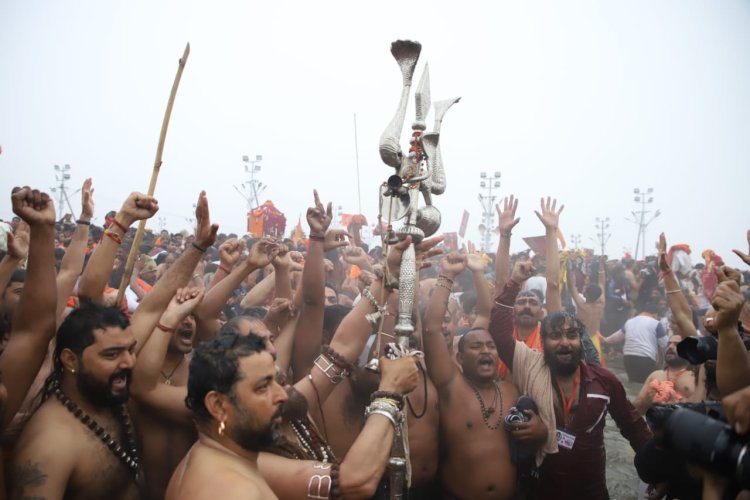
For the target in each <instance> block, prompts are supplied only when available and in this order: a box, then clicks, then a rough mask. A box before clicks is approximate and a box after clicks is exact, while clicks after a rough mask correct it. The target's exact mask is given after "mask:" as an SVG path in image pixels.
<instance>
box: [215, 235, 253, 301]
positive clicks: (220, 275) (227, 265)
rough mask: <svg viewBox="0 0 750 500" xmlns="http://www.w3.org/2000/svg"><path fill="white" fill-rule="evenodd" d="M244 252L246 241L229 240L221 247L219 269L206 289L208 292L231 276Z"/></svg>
mask: <svg viewBox="0 0 750 500" xmlns="http://www.w3.org/2000/svg"><path fill="white" fill-rule="evenodd" d="M243 250H245V240H238V239H237V238H229V239H228V240H226V241H225V242H224V243H222V244H221V245H219V268H218V269H217V270H216V272H215V273H214V277H213V279H211V283H209V285H208V286H207V287H206V291H207V292H208V291H209V290H211V289H212V288H213V287H214V286H216V284H217V283H218V282H219V281H221V280H223V279H224V278H226V277H227V276H229V273H231V272H232V269H233V268H234V265H235V264H236V263H237V261H238V260H240V256H241V255H242V252H243Z"/></svg>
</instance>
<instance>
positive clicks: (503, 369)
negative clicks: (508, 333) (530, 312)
mask: <svg viewBox="0 0 750 500" xmlns="http://www.w3.org/2000/svg"><path fill="white" fill-rule="evenodd" d="M541 329H542V324H541V323H537V324H536V328H534V330H533V331H532V332H531V333H530V334H529V336H528V337H527V338H526V340H524V341H522V340H521V337H519V336H518V327H517V326H514V327H513V338H514V339H515V340H518V341H522V342H523V343H524V344H526V345H527V346H528V347H530V348H532V349H534V350H535V351H538V352H542V351H543V348H542V336H541V333H540V332H541ZM498 363H499V364H498V367H497V372H498V373H499V374H500V378H501V379H503V380H505V375H506V373H508V367H507V366H506V365H505V363H503V362H502V361H498Z"/></svg>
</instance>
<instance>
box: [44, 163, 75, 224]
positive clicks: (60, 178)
mask: <svg viewBox="0 0 750 500" xmlns="http://www.w3.org/2000/svg"><path fill="white" fill-rule="evenodd" d="M69 180H70V165H68V164H67V163H66V164H65V165H63V166H62V167H61V166H60V165H55V181H57V182H58V184H57V185H56V186H55V187H52V188H50V191H52V192H53V193H58V195H59V201H58V202H57V215H58V216H59V217H60V218H62V217H63V214H64V213H65V209H64V206H63V203H66V204H67V205H68V209H69V210H70V213H71V214H75V212H73V206H72V205H71V204H70V200H69V199H68V189H67V187H66V186H65V182H66V181H69Z"/></svg>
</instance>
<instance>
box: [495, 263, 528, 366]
mask: <svg viewBox="0 0 750 500" xmlns="http://www.w3.org/2000/svg"><path fill="white" fill-rule="evenodd" d="M535 272H536V270H535V269H534V266H533V265H532V264H531V262H516V265H515V266H514V267H513V275H512V276H511V278H510V279H509V280H508V281H507V282H506V283H505V286H504V287H503V289H502V291H501V292H500V294H499V295H498V296H497V298H496V299H495V305H494V307H493V308H492V318H491V319H490V328H489V331H490V335H492V340H494V341H495V345H496V346H497V354H498V355H499V356H500V359H502V360H503V363H505V364H506V366H507V367H508V369H509V370H511V371H512V370H513V355H514V353H515V350H516V341H515V339H514V338H513V310H514V304H515V302H516V296H517V295H518V292H519V291H521V285H522V284H523V283H524V282H525V281H526V280H527V279H529V278H530V277H531V276H533V274H534V273H535Z"/></svg>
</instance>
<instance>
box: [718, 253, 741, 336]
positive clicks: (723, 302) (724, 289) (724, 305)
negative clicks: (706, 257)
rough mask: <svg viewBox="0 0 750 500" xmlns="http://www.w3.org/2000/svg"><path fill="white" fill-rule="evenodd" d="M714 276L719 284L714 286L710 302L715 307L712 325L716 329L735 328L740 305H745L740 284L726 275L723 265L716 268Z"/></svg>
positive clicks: (738, 317)
mask: <svg viewBox="0 0 750 500" xmlns="http://www.w3.org/2000/svg"><path fill="white" fill-rule="evenodd" d="M716 276H717V277H718V278H719V286H717V287H716V293H715V294H714V299H713V301H712V302H711V305H712V306H713V308H714V309H716V316H714V325H715V327H716V329H717V330H721V329H722V328H737V322H738V321H739V319H740V313H741V312H742V307H743V306H744V305H745V298H744V297H743V296H742V292H740V285H739V283H737V281H735V280H734V279H732V278H730V277H728V276H727V275H726V273H725V271H724V268H723V267H719V268H717V269H716Z"/></svg>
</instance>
